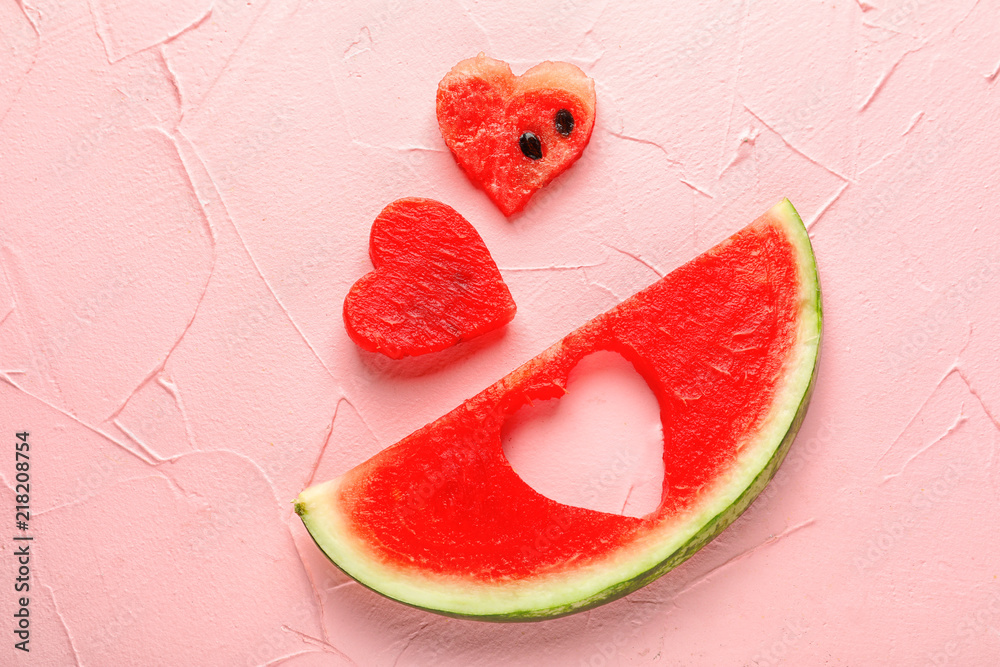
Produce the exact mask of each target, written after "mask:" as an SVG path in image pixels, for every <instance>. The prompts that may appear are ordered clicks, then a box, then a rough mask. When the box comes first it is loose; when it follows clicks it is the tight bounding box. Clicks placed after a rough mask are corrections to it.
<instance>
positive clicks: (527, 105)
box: [437, 53, 597, 216]
mask: <svg viewBox="0 0 1000 667" xmlns="http://www.w3.org/2000/svg"><path fill="white" fill-rule="evenodd" d="M596 104H597V97H596V94H595V92H594V80H593V79H591V78H590V77H588V76H587V75H586V74H584V73H583V71H582V70H581V69H580V68H579V67H577V66H576V65H571V64H569V63H564V62H549V61H546V62H543V63H540V64H538V65H535V66H534V67H532V68H531V69H529V70H528V71H527V72H525V73H524V74H522V75H520V76H514V74H513V73H512V72H511V70H510V66H509V65H507V63H505V62H503V61H502V60H496V59H494V58H489V57H487V56H486V55H485V54H482V53H480V54H479V55H478V56H476V57H475V58H469V59H467V60H463V61H462V62H460V63H458V64H457V65H455V67H453V68H452V70H451V71H450V72H448V74H447V75H446V76H445V77H444V79H442V80H441V83H440V84H438V92H437V117H438V124H439V125H440V127H441V135H442V136H443V137H444V140H445V143H446V144H447V145H448V148H450V149H451V152H452V153H453V154H454V156H455V160H456V161H457V162H458V164H459V165H461V167H462V169H464V170H465V173H466V174H467V175H468V177H469V179H470V180H471V181H472V182H473V183H475V184H476V185H477V186H478V187H480V188H482V189H483V190H485V191H486V194H487V195H489V197H490V199H492V200H493V202H494V203H495V204H496V205H497V206H498V207H499V208H500V210H501V211H503V213H504V215H508V216H509V215H513V214H514V213H517V212H518V211H520V210H521V209H523V208H524V206H525V205H526V204H527V203H528V200H529V199H530V198H531V196H532V195H533V194H534V193H535V192H536V191H537V190H538V189H539V188H541V187H543V186H544V185H546V184H548V183H549V182H551V181H552V179H554V178H555V177H556V176H558V175H559V174H561V173H562V172H564V171H566V169H568V168H569V167H570V165H572V164H573V163H574V162H576V160H577V159H578V158H579V157H580V155H581V154H582V153H583V149H584V148H586V146H587V143H588V142H589V141H590V134H591V132H592V131H593V129H594V116H595V111H596Z"/></svg>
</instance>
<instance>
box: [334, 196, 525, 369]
mask: <svg viewBox="0 0 1000 667" xmlns="http://www.w3.org/2000/svg"><path fill="white" fill-rule="evenodd" d="M369 254H370V256H371V260H372V264H373V265H374V267H375V270H374V271H372V272H371V273H368V274H366V275H365V276H363V277H362V278H361V279H360V280H358V281H357V282H356V283H354V285H353V286H352V287H351V290H350V292H348V294H347V298H346V299H345V300H344V324H345V326H346V327H347V333H348V335H350V337H351V339H352V340H354V342H356V343H357V344H358V345H359V346H361V347H362V348H363V349H365V350H368V351H370V352H381V353H382V354H385V355H387V356H389V357H391V358H393V359H401V358H403V357H406V356H416V355H420V354H426V353H428V352H437V351H439V350H443V349H445V348H447V347H450V346H452V345H455V344H456V343H458V342H460V341H463V340H469V339H470V338H474V337H476V336H479V335H482V334H484V333H487V332H489V331H492V330H494V329H497V328H499V327H502V326H503V325H505V324H507V323H508V322H510V320H511V319H512V318H513V317H514V314H515V312H516V310H517V308H516V306H515V305H514V299H513V298H512V297H511V295H510V291H509V290H508V289H507V285H505V284H504V282H503V278H502V277H501V276H500V271H499V269H497V265H496V263H495V262H494V261H493V257H492V256H490V252H489V250H487V248H486V244H485V243H483V240H482V238H480V236H479V234H478V233H476V230H475V229H474V228H473V226H472V225H471V224H469V222H468V221H467V220H466V219H465V218H463V217H462V216H461V215H459V213H458V212H457V211H456V210H455V209H453V208H451V207H450V206H447V205H446V204H442V203H441V202H438V201H434V200H433V199H421V198H417V197H410V198H407V199H399V200H396V201H394V202H392V203H391V204H389V205H388V206H386V207H385V208H384V209H383V210H382V212H381V213H379V215H378V217H377V218H376V219H375V222H374V224H372V230H371V237H370V240H369Z"/></svg>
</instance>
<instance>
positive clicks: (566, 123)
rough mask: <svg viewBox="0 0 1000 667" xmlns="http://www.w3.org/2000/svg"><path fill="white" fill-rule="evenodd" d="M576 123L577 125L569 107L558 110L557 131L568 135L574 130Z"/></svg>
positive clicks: (565, 135)
mask: <svg viewBox="0 0 1000 667" xmlns="http://www.w3.org/2000/svg"><path fill="white" fill-rule="evenodd" d="M574 125H576V121H574V120H573V114H571V113H570V112H569V109H560V110H559V111H557V112H556V132H558V133H559V134H561V135H563V136H564V137H568V136H569V135H570V133H571V132H573V126H574Z"/></svg>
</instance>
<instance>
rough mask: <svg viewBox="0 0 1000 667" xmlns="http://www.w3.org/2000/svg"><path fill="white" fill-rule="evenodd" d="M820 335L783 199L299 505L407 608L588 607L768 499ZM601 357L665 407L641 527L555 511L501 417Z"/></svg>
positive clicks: (513, 612) (537, 613)
mask: <svg viewBox="0 0 1000 667" xmlns="http://www.w3.org/2000/svg"><path fill="white" fill-rule="evenodd" d="M820 326H821V311H820V306H819V285H818V280H817V278H816V271H815V264H814V260H813V256H812V251H811V247H810V244H809V241H808V236H807V235H806V232H805V229H804V228H803V227H802V224H801V220H800V219H799V218H798V215H797V214H796V213H795V210H794V209H793V208H792V206H791V204H789V203H788V202H787V200H785V201H784V202H782V203H781V204H779V205H777V206H775V207H774V208H773V209H772V210H771V211H769V212H768V213H767V214H765V215H764V216H762V217H761V218H759V219H758V220H757V221H755V222H754V223H753V224H752V225H750V226H749V227H747V228H745V229H744V230H742V231H741V232H739V233H737V234H735V235H734V236H732V237H731V238H729V239H728V240H726V241H724V242H723V243H721V244H719V245H718V246H716V247H715V248H713V249H711V250H709V251H708V252H706V253H704V254H703V255H701V256H699V257H697V258H695V259H694V260H692V261H691V262H689V263H688V264H686V265H684V266H682V267H680V268H678V269H677V270H675V271H673V272H672V273H670V274H669V275H667V276H666V277H664V278H663V279H661V280H660V281H658V282H657V283H654V284H653V285H651V286H650V287H648V288H646V289H645V290H643V291H641V292H639V293H638V294H636V295H635V296H633V297H631V298H630V299H627V300H626V301H624V302H622V303H621V304H619V305H618V306H616V307H615V308H613V309H611V310H610V311H608V312H607V313H604V314H603V315H600V316H598V317H596V318H594V319H593V320H591V321H590V322H588V323H587V324H585V325H583V326H582V327H580V328H579V329H577V330H576V331H574V332H573V333H571V334H569V335H568V336H566V337H565V338H564V339H562V340H561V341H559V342H558V343H556V344H555V345H553V346H552V347H550V348H549V349H548V350H546V351H545V352H543V353H542V354H540V355H539V356H538V357H536V358H534V359H532V360H531V361H529V362H528V363H526V364H524V365H523V366H521V367H520V368H518V369H517V370H515V371H513V372H512V373H511V374H509V375H508V376H506V377H505V378H503V379H501V380H500V381H498V382H497V383H496V384H494V385H492V386H490V387H488V388H487V389H486V390H484V391H483V392H481V393H480V394H478V395H476V396H474V397H472V398H470V399H469V400H467V401H466V402H465V403H463V404H462V405H460V406H459V407H457V408H456V409H454V410H453V411H451V412H450V413H448V414H447V415H445V416H444V417H442V418H440V419H438V420H437V421H435V422H433V423H431V424H428V425H427V426H424V427H423V428H421V429H419V430H417V431H416V432H414V433H413V434H411V435H410V436H407V437H406V438H404V439H403V440H401V441H400V442H399V443H397V444H396V445H394V446H393V447H390V448H388V449H386V450H384V451H383V452H381V453H380V454H378V455H376V456H375V457H373V458H372V459H370V460H369V461H367V462H365V463H362V464H361V465H359V466H358V467H356V468H354V469H353V470H351V471H349V472H347V473H346V474H345V475H343V476H342V477H340V478H338V479H335V480H332V481H331V482H327V483H326V484H322V485H318V486H315V487H311V488H310V489H307V490H306V491H304V492H303V493H302V494H301V495H300V497H299V500H298V502H297V504H296V509H297V511H298V512H299V514H300V515H301V516H302V518H303V521H304V522H305V524H306V526H307V527H308V529H309V530H310V533H311V534H312V535H313V537H314V539H315V540H316V542H317V543H318V544H319V545H320V547H321V548H323V550H324V551H325V552H326V553H327V555H328V556H330V558H331V559H332V560H333V561H334V562H335V563H337V564H338V565H339V566H340V567H341V568H342V569H344V570H345V571H346V572H347V573H348V574H350V575H351V576H353V577H355V578H357V579H358V580H359V581H361V582H362V583H364V584H365V585H367V586H369V587H371V588H373V589H375V590H377V591H379V592H381V593H383V594H385V595H388V596H390V597H393V598H395V599H397V600H400V601H403V602H406V603H408V604H411V605H414V606H420V607H423V608H427V609H430V610H432V611H437V612H440V613H445V614H450V615H457V616H468V617H473V618H481V619H487V620H521V619H537V618H547V617H553V616H558V615H562V614H566V613H572V612H574V611H579V610H581V609H586V608H589V607H592V606H595V605H596V604H600V603H602V602H605V601H607V600H610V599H614V598H616V597H619V596H621V595H624V594H626V593H628V592H630V591H631V590H634V589H635V588H638V587H640V586H642V585H644V584H645V583H648V581H651V580H652V579H653V578H655V577H657V576H659V575H660V574H662V573H663V572H665V571H667V570H669V569H671V568H672V567H674V566H676V565H677V564H678V563H680V562H682V561H683V560H684V559H686V558H687V557H689V556H690V555H691V554H692V553H694V552H695V551H696V550H697V549H698V548H700V547H701V546H702V545H703V544H705V543H706V542H708V541H709V540H710V539H711V538H712V537H714V536H715V535H716V534H718V532H720V531H721V530H722V529H723V528H724V527H725V526H726V525H728V524H729V523H730V522H732V521H733V520H734V519H735V518H736V517H737V516H738V515H739V514H740V513H741V512H742V511H743V510H744V509H745V508H746V507H747V506H748V505H749V503H750V502H751V501H752V499H753V498H754V497H755V496H756V495H757V494H758V493H759V492H760V491H761V490H762V489H763V487H764V485H765V484H766V483H767V481H768V480H769V479H770V477H771V476H772V475H773V473H774V471H775V470H776V468H777V466H778V465H779V464H780V462H781V460H782V458H783V457H784V454H785V452H786V451H787V448H788V446H789V445H790V443H791V440H792V438H793V437H794V433H795V431H796V430H797V428H798V425H799V423H800V422H801V420H802V418H803V416H804V412H805V406H806V403H807V400H808V395H809V392H810V389H811V386H812V380H813V377H814V374H815V369H816V362H817V355H818V344H819V332H820ZM597 350H608V351H613V352H617V353H619V354H621V355H622V356H624V357H625V358H626V359H628V360H629V361H630V362H631V363H632V364H633V365H634V366H635V368H636V370H637V371H638V372H639V373H640V374H641V375H642V376H643V377H644V378H645V379H646V381H647V383H648V384H649V386H650V388H651V389H652V391H653V393H654V394H655V395H656V398H657V400H658V402H659V406H660V413H661V420H662V426H663V433H664V454H663V460H664V494H663V498H662V501H661V503H660V506H659V508H658V509H657V510H656V511H655V512H653V513H651V514H649V515H647V516H645V517H642V518H635V517H628V516H620V515H613V514H606V513H603V512H597V511H594V510H588V509H583V508H578V507H571V506H567V505H562V504H559V503H557V502H555V501H552V500H550V499H548V498H546V497H544V496H542V495H540V494H539V493H537V492H536V491H534V490H533V489H532V488H531V487H529V486H528V485H527V484H526V483H525V482H524V481H522V480H521V479H520V478H519V477H518V476H517V474H516V473H515V472H514V471H513V469H512V468H511V467H510V465H509V463H508V462H507V460H506V459H505V457H504V454H503V449H502V446H501V442H500V431H501V428H502V426H503V424H504V422H505V421H506V420H507V419H508V418H509V417H510V416H511V415H512V414H513V413H514V412H516V411H517V410H518V409H519V408H520V407H521V406H523V405H525V404H526V403H528V402H530V401H534V400H541V399H547V398H553V397H558V396H560V395H562V394H563V392H564V388H565V386H566V382H567V379H568V376H569V373H570V371H571V370H572V368H573V367H574V366H575V364H576V363H577V362H579V360H580V359H582V358H583V357H584V356H586V355H588V354H591V353H592V352H594V351H597Z"/></svg>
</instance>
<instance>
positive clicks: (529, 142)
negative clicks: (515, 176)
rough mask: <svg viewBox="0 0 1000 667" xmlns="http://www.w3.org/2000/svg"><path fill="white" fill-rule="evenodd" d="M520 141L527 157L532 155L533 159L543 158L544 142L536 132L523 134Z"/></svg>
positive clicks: (522, 150)
mask: <svg viewBox="0 0 1000 667" xmlns="http://www.w3.org/2000/svg"><path fill="white" fill-rule="evenodd" d="M518 143H520V144H521V152H522V153H524V156H525V157H530V158H531V159H532V160H541V159H542V142H541V141H539V140H538V136H537V135H536V134H535V133H534V132H525V133H524V134H522V135H521V139H520V140H519V141H518Z"/></svg>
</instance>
